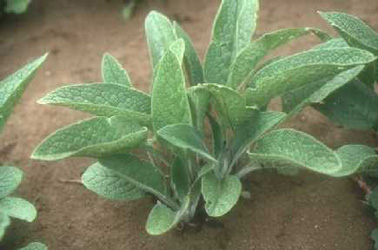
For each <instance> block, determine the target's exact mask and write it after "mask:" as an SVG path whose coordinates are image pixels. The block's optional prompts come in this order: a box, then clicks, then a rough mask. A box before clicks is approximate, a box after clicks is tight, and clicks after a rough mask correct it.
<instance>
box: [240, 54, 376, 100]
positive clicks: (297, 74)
mask: <svg viewBox="0 0 378 250" xmlns="http://www.w3.org/2000/svg"><path fill="white" fill-rule="evenodd" d="M375 59H376V57H375V56H374V55H373V54H371V53H369V52H368V51H365V50H361V49H356V48H341V49H322V50H310V51H306V52H302V53H299V54H296V55H293V56H289V57H286V58H284V59H281V60H278V61H276V62H274V63H272V64H269V65H268V66H266V67H264V68H262V69H261V70H260V71H258V72H257V73H256V74H255V75H254V76H253V78H252V80H251V82H250V84H249V86H250V87H251V88H249V89H248V93H247V98H248V103H249V104H257V105H259V106H264V105H266V104H267V103H268V102H269V101H270V100H271V98H273V97H276V96H280V95H282V94H284V93H286V92H289V91H293V90H296V89H298V88H300V87H302V86H304V85H305V84H311V83H314V82H316V81H320V80H321V79H328V78H330V77H334V76H336V75H337V74H339V73H341V72H342V71H345V70H348V69H350V68H353V67H355V66H358V65H364V64H366V63H370V62H372V61H374V60H375Z"/></svg>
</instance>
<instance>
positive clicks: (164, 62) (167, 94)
mask: <svg viewBox="0 0 378 250" xmlns="http://www.w3.org/2000/svg"><path fill="white" fill-rule="evenodd" d="M180 64H181V63H180V62H179V60H178V58H177V56H176V55H175V54H174V53H173V52H172V51H171V50H168V51H167V53H166V54H165V55H164V57H163V58H162V59H161V62H160V63H159V65H158V67H157V69H156V77H155V78H154V83H153V89H152V124H153V128H154V131H158V130H159V129H161V128H163V127H165V126H167V125H171V124H177V123H185V124H191V123H192V121H191V119H192V118H191V113H190V106H189V100H188V96H187V94H186V89H185V77H184V74H183V71H182V68H181V66H180Z"/></svg>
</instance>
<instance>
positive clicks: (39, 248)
mask: <svg viewBox="0 0 378 250" xmlns="http://www.w3.org/2000/svg"><path fill="white" fill-rule="evenodd" d="M19 250H47V246H46V245H44V244H42V243H39V242H33V243H30V244H29V245H27V246H26V247H23V248H20V249H19Z"/></svg>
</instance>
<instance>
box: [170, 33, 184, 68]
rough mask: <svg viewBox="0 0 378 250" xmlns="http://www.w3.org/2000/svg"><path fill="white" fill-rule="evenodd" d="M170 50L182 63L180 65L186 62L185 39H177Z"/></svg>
mask: <svg viewBox="0 0 378 250" xmlns="http://www.w3.org/2000/svg"><path fill="white" fill-rule="evenodd" d="M169 50H170V51H172V52H173V53H174V54H175V55H176V57H177V60H178V61H179V62H180V65H181V64H182V62H183V61H184V55H185V42H184V40H183V39H181V38H180V39H177V40H176V41H174V42H173V43H172V44H171V46H170V47H169Z"/></svg>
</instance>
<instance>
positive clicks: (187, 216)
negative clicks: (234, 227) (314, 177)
mask: <svg viewBox="0 0 378 250" xmlns="http://www.w3.org/2000/svg"><path fill="white" fill-rule="evenodd" d="M257 12H258V1H257V0H238V1H235V0H224V1H222V4H221V6H220V9H219V11H218V14H217V16H216V19H215V22H214V27H213V33H212V39H211V43H210V46H209V49H208V51H207V54H206V57H205V60H204V64H203V65H202V64H201V62H200V60H199V58H198V56H197V53H196V51H195V49H194V47H193V45H192V42H191V40H190V38H189V36H188V34H186V33H185V31H184V30H183V29H182V28H181V27H180V26H179V25H178V24H177V23H175V22H171V21H170V20H169V19H168V18H167V17H165V16H163V15H162V14H159V13H157V12H154V11H153V12H151V13H150V14H149V15H148V16H147V18H146V22H145V28H146V36H147V42H148V46H149V51H150V56H151V66H152V71H153V76H152V84H151V93H150V94H146V93H143V92H141V91H139V90H137V89H136V88H135V87H134V86H133V85H132V82H131V80H130V77H129V75H128V73H127V72H126V71H125V70H124V69H123V68H122V67H121V65H120V63H119V62H117V61H116V59H115V58H114V57H112V56H110V55H109V54H106V55H104V57H103V63H102V76H103V83H96V84H76V85H70V86H65V87H61V88H58V89H57V90H55V91H54V92H52V93H50V94H48V95H47V96H45V97H43V98H42V99H41V100H39V103H41V104H52V105H57V106H64V107H69V108H72V109H75V110H80V111H85V112H89V113H91V114H93V115H94V116H95V117H94V118H91V119H88V120H84V121H80V122H78V123H75V124H72V125H70V126H67V127H64V128H62V129H60V130H58V131H56V132H55V133H53V134H52V135H50V136H49V137H47V138H46V139H45V140H44V141H43V142H42V143H41V144H40V145H39V146H38V147H37V148H36V150H35V151H34V153H33V154H32V158H34V159H39V160H47V161H55V160H61V159H64V158H67V157H92V158H95V159H97V161H96V162H95V163H94V164H93V165H91V166H90V167H89V168H88V169H87V170H86V171H85V173H84V174H83V176H82V182H83V184H84V185H85V186H86V187H87V188H88V189H90V190H92V191H93V192H95V193H97V194H99V195H101V196H103V197H106V198H108V199H112V200H136V199H140V198H142V197H145V196H146V195H153V196H154V197H156V199H157V202H156V205H155V206H154V207H153V209H152V211H151V213H150V215H149V217H148V220H147V226H146V229H147V232H148V233H150V234H152V235H159V234H163V233H165V232H167V231H169V230H170V229H172V228H174V227H175V226H176V225H177V224H179V223H186V222H190V221H191V220H192V219H193V217H194V216H196V215H197V214H198V212H199V210H205V211H206V213H207V215H208V216H211V217H220V216H222V215H224V214H226V213H228V212H229V211H230V210H231V209H232V207H234V206H235V204H236V203H237V201H238V200H239V197H240V195H241V193H242V183H241V181H240V180H241V178H243V177H244V176H246V175H247V174H248V173H251V172H253V171H256V170H259V169H262V168H276V169H278V170H279V171H280V172H288V171H290V172H292V171H293V170H296V169H297V168H306V169H309V170H312V171H315V172H318V173H322V174H326V175H330V176H344V175H348V174H350V172H351V169H348V168H345V166H343V165H342V162H341V160H340V157H339V155H338V152H335V151H333V150H331V149H330V148H328V147H327V146H326V145H324V144H323V143H321V142H319V141H317V140H316V139H315V138H313V137H312V136H311V135H308V134H305V133H303V132H299V131H295V130H293V129H276V127H277V126H278V125H279V124H281V123H282V122H284V121H285V120H286V119H288V118H289V117H290V116H291V115H292V114H294V113H296V112H298V111H300V110H301V109H302V108H303V107H304V106H306V105H309V104H311V103H312V102H316V101H317V100H319V99H320V98H322V99H324V98H325V97H326V96H328V95H329V94H330V93H332V92H333V91H334V90H335V89H336V87H335V86H342V85H343V84H346V83H347V82H348V81H349V79H352V78H353V77H354V76H355V75H356V74H358V73H359V72H361V71H362V70H363V68H364V65H366V64H369V63H371V62H373V61H374V60H375V59H376V57H375V56H374V55H373V54H372V53H370V52H368V51H365V50H362V49H358V48H350V47H348V48H333V49H329V50H327V51H325V50H311V51H305V52H301V53H299V54H295V55H292V56H289V57H285V58H278V59H274V60H272V61H269V62H266V63H265V64H263V65H262V66H261V60H262V59H263V58H264V57H265V56H266V55H267V54H269V52H271V51H272V50H274V49H275V48H277V47H279V46H282V45H284V44H286V43H288V42H289V41H291V40H294V39H296V38H299V37H301V36H304V35H308V34H315V35H316V36H318V37H319V38H320V39H321V40H323V41H324V40H328V39H331V37H330V36H329V35H328V34H326V33H324V32H322V31H320V30H317V29H313V28H303V29H284V30H278V31H275V32H272V33H268V34H265V35H264V36H262V37H260V38H257V39H253V41H252V42H251V37H252V35H253V33H254V30H255V28H256V19H257ZM320 81H326V82H329V83H328V85H327V86H328V87H324V86H323V85H321V86H319V85H317V83H318V82H320ZM309 86H311V87H313V89H312V92H311V95H309V96H306V98H304V99H300V100H299V101H297V100H295V101H296V102H295V103H294V101H293V112H290V113H283V112H277V111H268V110H267V106H268V104H269V102H270V100H271V99H272V98H274V97H280V96H283V95H285V94H286V93H288V92H290V91H293V90H297V89H301V88H304V87H309ZM293 100H294V99H293ZM202 204H204V205H202Z"/></svg>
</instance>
